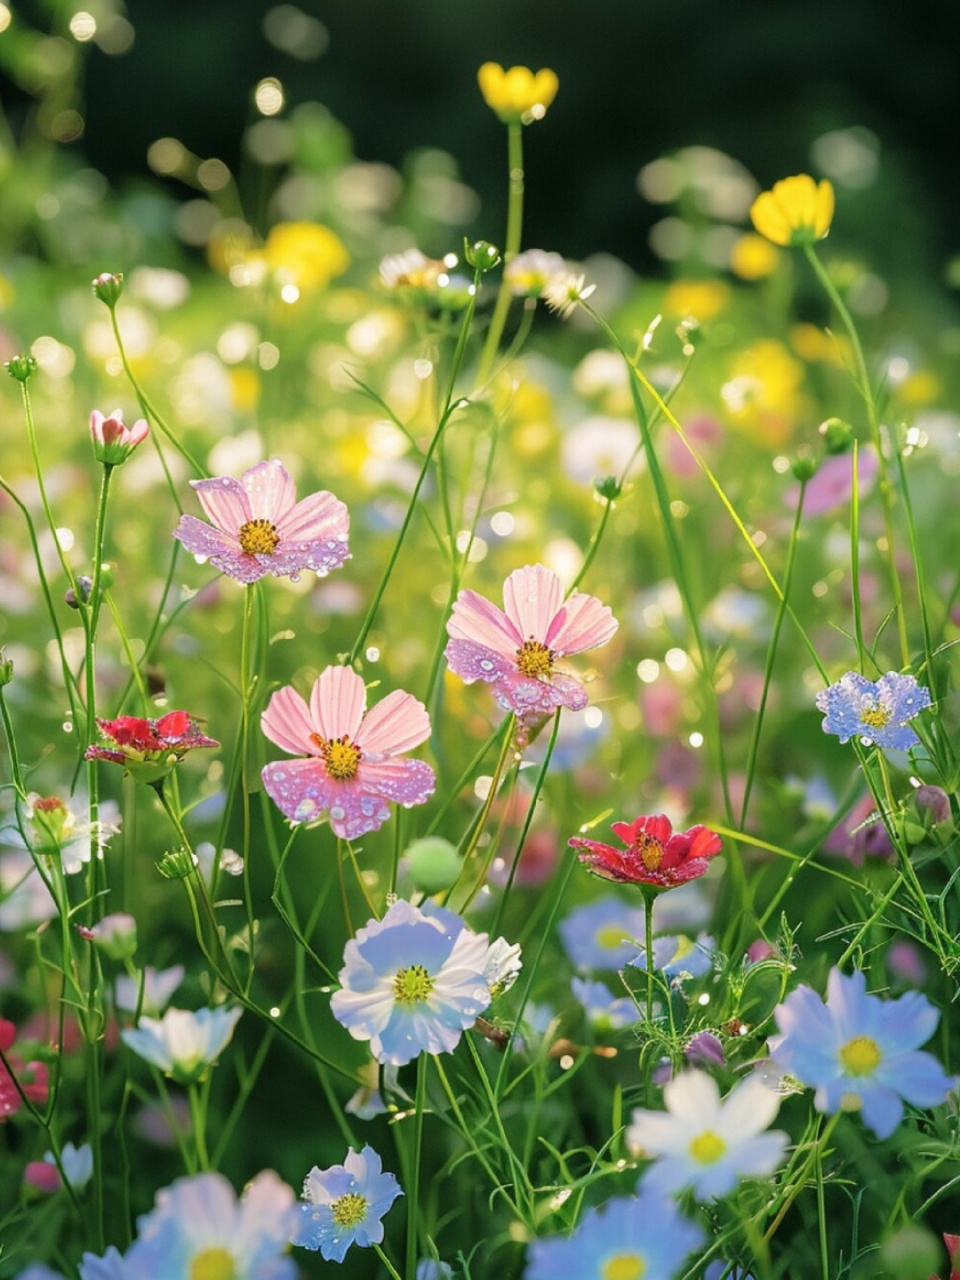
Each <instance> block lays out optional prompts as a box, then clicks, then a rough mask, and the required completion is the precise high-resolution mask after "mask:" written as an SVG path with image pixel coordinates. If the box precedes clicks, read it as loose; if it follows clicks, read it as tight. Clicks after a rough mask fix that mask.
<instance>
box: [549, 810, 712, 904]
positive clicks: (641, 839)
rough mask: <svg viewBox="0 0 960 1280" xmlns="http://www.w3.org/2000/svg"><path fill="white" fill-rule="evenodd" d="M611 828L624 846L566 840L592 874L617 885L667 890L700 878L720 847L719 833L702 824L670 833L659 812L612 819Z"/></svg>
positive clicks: (580, 838)
mask: <svg viewBox="0 0 960 1280" xmlns="http://www.w3.org/2000/svg"><path fill="white" fill-rule="evenodd" d="M612 829H613V832H614V834H615V835H617V836H619V837H620V839H621V840H622V841H623V844H624V846H625V847H624V848H623V849H615V848H614V847H613V846H612V845H609V844H601V843H600V842H599V841H597V840H585V839H583V837H582V836H574V837H573V839H572V840H568V841H567V844H569V845H570V846H571V847H572V848H574V849H576V850H577V857H578V858H579V859H580V861H581V862H583V863H585V864H586V865H587V867H588V868H589V870H590V871H592V872H593V874H594V875H595V876H600V877H601V878H602V879H604V880H613V881H614V882H615V883H619V884H641V885H649V886H650V887H651V888H653V889H658V890H662V889H671V888H673V886H674V885H678V884H685V883H686V882H687V881H688V880H695V879H697V877H698V876H702V875H703V873H704V872H705V871H706V870H707V867H708V866H709V860H710V859H711V858H713V857H715V856H716V855H717V854H718V853H719V852H720V848H721V841H720V837H719V836H718V835H717V834H716V832H714V831H710V830H709V828H707V827H703V826H696V827H691V828H690V830H689V831H674V829H673V824H672V823H671V822H670V819H669V818H667V817H665V816H664V815H663V814H662V813H658V814H656V815H655V816H653V817H640V818H636V819H635V820H634V821H633V822H614V823H612Z"/></svg>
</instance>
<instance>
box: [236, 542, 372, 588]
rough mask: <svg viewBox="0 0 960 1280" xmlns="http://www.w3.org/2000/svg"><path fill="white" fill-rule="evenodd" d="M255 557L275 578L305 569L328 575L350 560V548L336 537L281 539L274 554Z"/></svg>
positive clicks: (321, 575) (290, 575) (296, 573)
mask: <svg viewBox="0 0 960 1280" xmlns="http://www.w3.org/2000/svg"><path fill="white" fill-rule="evenodd" d="M255 559H257V560H258V561H259V562H260V565H261V567H262V570H263V572H264V573H272V574H273V576H274V577H275V578H284V577H288V576H289V577H291V578H292V577H294V576H295V575H298V574H299V573H300V572H301V570H303V569H309V570H310V571H311V572H312V573H316V574H317V575H318V577H321V578H325V577H326V576H327V574H328V573H329V572H330V570H331V569H339V568H340V566H341V565H342V564H343V562H344V561H345V560H349V559H350V548H349V546H348V545H347V543H346V542H341V541H339V540H338V539H336V538H329V539H328V540H327V541H326V542H281V543H280V545H279V547H278V548H277V550H276V551H275V552H274V553H273V555H257V556H256V557H255Z"/></svg>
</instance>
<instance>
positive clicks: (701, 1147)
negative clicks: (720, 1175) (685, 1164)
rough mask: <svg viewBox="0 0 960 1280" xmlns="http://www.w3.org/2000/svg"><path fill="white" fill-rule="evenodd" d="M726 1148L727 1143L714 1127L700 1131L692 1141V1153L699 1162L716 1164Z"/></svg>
mask: <svg viewBox="0 0 960 1280" xmlns="http://www.w3.org/2000/svg"><path fill="white" fill-rule="evenodd" d="M726 1149H727V1144H726V1143H725V1142H724V1140H723V1139H722V1138H721V1137H720V1136H719V1134H716V1133H714V1132H713V1130H712V1129H705V1130H704V1131H703V1133H698V1134H697V1136H696V1137H695V1138H694V1140H693V1141H692V1142H691V1143H690V1154H691V1155H692V1156H693V1158H694V1160H696V1161H697V1163H698V1164H715V1163H716V1162H717V1161H718V1160H719V1159H720V1157H721V1156H722V1155H723V1153H724V1152H725V1151H726Z"/></svg>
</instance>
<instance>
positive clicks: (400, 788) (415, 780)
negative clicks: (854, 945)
mask: <svg viewBox="0 0 960 1280" xmlns="http://www.w3.org/2000/svg"><path fill="white" fill-rule="evenodd" d="M357 782H359V783H360V785H361V786H362V788H363V790H364V791H365V792H369V793H370V794H372V795H378V796H382V797H383V798H384V799H385V800H390V801H392V802H393V803H394V804H402V805H404V806H405V807H406V808H410V806H411V805H415V804H423V803H424V801H426V800H429V799H430V797H431V796H432V795H433V793H434V790H435V788H436V785H437V775H436V774H435V773H434V772H433V770H432V769H431V768H430V766H429V765H428V764H426V763H425V762H424V761H423V760H380V761H376V762H368V761H366V760H361V761H360V768H359V770H358V771H357Z"/></svg>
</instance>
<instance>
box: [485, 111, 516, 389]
mask: <svg viewBox="0 0 960 1280" xmlns="http://www.w3.org/2000/svg"><path fill="white" fill-rule="evenodd" d="M507 171H508V183H509V185H508V197H507V231H506V239H505V242H504V249H503V264H504V266H507V265H508V264H509V263H510V261H511V260H512V259H513V258H515V257H516V256H517V254H518V253H519V252H520V243H521V240H522V237H523V125H522V124H519V123H516V124H509V125H507ZM510 297H511V288H510V281H509V280H508V279H507V277H506V275H505V274H504V275H503V276H502V277H501V280H500V288H499V289H498V291H497V300H496V302H495V304H494V308H493V316H492V318H491V320H490V328H489V329H488V330H487V339H486V342H485V343H484V345H483V354H482V355H481V357H480V367H479V370H478V372H477V385H478V386H483V384H484V383H485V382H486V381H487V379H488V378H489V376H490V371H491V369H492V368H493V362H494V360H495V359H496V355H497V350H498V348H499V346H500V339H501V338H502V337H503V328H504V325H505V324H506V322H507V313H508V312H509V310H510Z"/></svg>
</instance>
